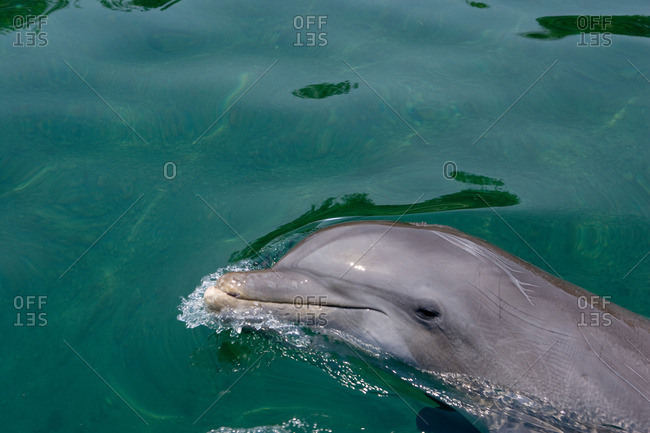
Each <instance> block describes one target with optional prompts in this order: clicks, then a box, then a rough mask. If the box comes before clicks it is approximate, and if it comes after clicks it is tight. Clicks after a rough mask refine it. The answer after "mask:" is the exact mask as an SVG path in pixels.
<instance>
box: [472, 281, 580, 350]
mask: <svg viewBox="0 0 650 433" xmlns="http://www.w3.org/2000/svg"><path fill="white" fill-rule="evenodd" d="M469 284H470V285H472V286H473V287H474V288H475V289H477V290H478V291H479V292H480V293H481V294H483V295H484V296H485V299H486V300H487V301H489V302H491V303H492V304H494V305H498V306H499V313H500V312H501V311H504V312H507V313H508V314H509V315H510V316H513V317H515V318H516V319H519V320H521V321H522V322H524V323H526V324H527V325H530V326H532V327H534V328H537V329H541V330H543V331H546V332H550V333H552V334H556V335H561V336H563V337H570V338H571V337H572V336H571V335H569V334H566V333H564V332H559V331H554V330H552V329H547V328H544V327H543V326H539V325H536V324H535V323H533V321H532V319H534V317H531V319H527V318H526V317H523V316H519V315H516V314H513V313H512V312H509V311H508V309H505V308H503V305H506V306H507V307H510V309H511V310H512V311H516V312H519V313H521V314H522V315H526V316H527V315H528V314H527V313H525V312H523V311H521V310H519V309H518V308H517V307H515V306H513V305H512V304H509V303H508V302H506V301H504V300H503V299H501V298H499V303H497V301H495V300H494V299H493V298H492V297H490V296H489V295H488V294H487V293H485V291H483V290H482V289H481V288H480V287H478V286H477V285H476V284H474V283H472V282H470V283H469ZM492 311H494V312H495V314H499V313H497V311H496V309H493V310H492ZM499 320H503V321H505V322H509V323H513V322H511V321H510V320H508V319H507V318H506V317H505V316H501V315H500V314H499ZM513 324H514V323H513Z"/></svg>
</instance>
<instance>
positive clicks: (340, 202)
mask: <svg viewBox="0 0 650 433" xmlns="http://www.w3.org/2000/svg"><path fill="white" fill-rule="evenodd" d="M455 173H456V176H457V177H456V180H459V181H461V182H464V183H472V184H477V185H494V186H497V187H498V186H503V182H502V181H500V180H497V179H492V178H489V177H485V176H478V175H471V174H469V173H465V172H455ZM518 203H519V197H517V196H516V195H514V194H511V193H509V192H506V191H499V190H497V189H496V188H495V189H494V190H487V189H464V190H462V191H458V192H455V193H452V194H445V195H442V196H439V197H435V198H432V199H429V200H426V201H423V202H421V203H415V204H414V203H406V204H395V205H377V204H375V203H373V201H372V200H371V199H370V198H369V197H368V194H364V193H356V194H347V195H344V196H343V197H340V198H338V199H337V198H335V197H330V198H328V199H326V200H325V201H324V202H323V203H322V204H321V205H320V206H319V207H316V206H315V205H312V207H311V209H310V210H308V211H307V212H305V213H304V214H302V215H301V216H299V217H298V218H296V219H294V220H293V221H291V222H289V223H287V224H284V225H282V226H280V227H278V228H277V229H275V230H273V231H272V232H270V233H268V234H266V235H264V236H262V237H260V238H258V239H256V240H255V241H253V242H251V243H250V244H249V246H248V247H246V248H245V249H243V250H241V251H236V252H234V253H233V254H232V255H231V256H230V262H231V263H233V262H237V261H239V260H243V259H247V258H252V257H254V256H256V255H258V252H259V251H260V250H261V249H263V248H264V247H265V246H267V245H268V244H269V243H271V242H272V241H274V240H276V239H277V238H279V237H281V236H284V235H286V234H288V233H292V232H300V233H307V232H309V231H312V230H313V229H314V227H313V226H310V224H312V223H315V222H317V221H322V220H326V219H331V218H343V217H399V216H403V215H413V214H424V213H433V212H442V211H448V210H459V209H479V208H485V207H504V206H514V205H516V204H518Z"/></svg>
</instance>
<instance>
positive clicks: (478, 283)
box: [204, 221, 650, 432]
mask: <svg viewBox="0 0 650 433" xmlns="http://www.w3.org/2000/svg"><path fill="white" fill-rule="evenodd" d="M204 300H205V302H206V305H207V307H208V308H209V309H210V310H213V311H215V312H218V311H221V310H222V309H234V310H235V311H237V310H244V309H249V308H261V309H263V310H265V311H269V312H271V313H272V314H274V315H277V316H279V317H281V318H284V319H286V320H292V321H299V322H301V323H303V324H305V325H307V326H311V327H314V328H322V329H323V330H324V331H327V330H328V329H329V330H333V331H335V332H337V333H338V334H339V335H342V336H343V338H349V340H350V341H352V342H353V343H359V342H361V343H363V344H364V345H370V346H373V347H376V348H378V349H380V350H381V351H383V352H385V353H387V354H389V355H391V356H393V357H396V358H398V359H400V360H402V361H404V362H406V363H408V364H411V365H413V366H415V367H417V368H419V369H422V370H426V371H428V372H431V373H432V374H434V375H438V376H444V377H454V378H465V379H467V381H469V382H472V383H482V384H485V386H486V387H489V388H490V389H491V390H493V391H494V392H493V393H492V394H491V395H492V396H493V397H494V398H495V403H494V404H495V405H497V400H499V402H500V403H499V404H507V403H503V402H504V401H505V400H504V399H505V397H506V396H512V395H514V396H515V398H513V399H511V400H513V401H517V402H520V403H521V404H522V405H524V406H525V405H527V407H529V408H531V411H532V412H533V413H542V414H543V415H541V416H542V417H543V418H544V420H543V424H544V425H555V426H556V427H557V426H560V427H559V428H560V429H562V430H564V431H584V432H587V431H589V432H610V431H612V432H613V431H621V429H622V430H623V431H626V432H648V431H650V363H649V360H648V358H650V321H649V320H648V319H646V318H644V317H641V316H639V315H636V314H634V313H632V312H630V311H628V310H625V309H624V308H622V307H619V306H616V305H613V304H611V303H608V302H607V301H606V300H604V299H603V298H599V297H596V296H595V295H592V294H591V293H589V292H587V291H585V290H583V289H581V288H579V287H577V286H575V285H573V284H571V283H568V282H566V281H563V280H560V279H558V278H556V277H554V276H552V275H549V274H548V273H546V272H544V271H542V270H540V269H538V268H536V267H535V266H533V265H531V264H529V263H526V262H524V261H522V260H520V259H518V258H516V257H514V256H512V255H510V254H508V253H507V252H505V251H503V250H501V249H499V248H497V247H495V246H493V245H490V244H488V243H487V242H485V241H482V240H480V239H477V238H474V237H471V236H469V235H466V234H464V233H461V232H459V231H457V230H454V229H451V228H449V227H444V226H435V225H430V226H414V225H406V224H395V223H391V222H376V221H367V222H353V223H344V224H339V225H335V226H331V227H328V228H326V229H323V230H320V231H318V232H316V233H314V234H313V235H311V236H309V237H308V238H306V239H304V240H303V241H302V242H301V243H300V244H298V245H297V246H296V247H294V248H293V249H292V250H291V251H289V253H288V254H286V255H285V256H284V257H283V258H282V259H281V260H280V261H279V262H278V263H277V264H276V265H275V266H274V267H273V268H271V269H266V270H261V271H251V272H233V273H228V274H225V275H223V276H222V277H221V278H220V279H219V280H218V281H217V282H216V284H215V285H214V286H212V287H209V288H208V289H207V290H206V292H205V295H204ZM297 300H299V301H298V302H297ZM346 336H347V337H346ZM470 397H471V396H470ZM483 401H485V399H484V400H483ZM522 402H523V403H522ZM567 426H570V428H569V427H567ZM488 428H489V429H490V430H493V429H494V430H500V428H499V427H494V426H493V425H489V423H488ZM522 429H523V430H526V428H525V427H523V428H522ZM551 431H552V429H551ZM557 431H561V430H557Z"/></svg>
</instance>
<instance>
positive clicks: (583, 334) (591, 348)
mask: <svg viewBox="0 0 650 433" xmlns="http://www.w3.org/2000/svg"><path fill="white" fill-rule="evenodd" d="M576 326H577V327H578V331H580V334H582V338H584V340H585V343H587V346H589V349H590V350H591V351H592V352H593V354H594V355H596V357H597V358H598V359H599V360H600V362H602V363H603V365H605V367H607V368H609V369H610V371H611V372H612V373H614V374H615V375H616V376H617V377H618V378H619V379H621V380H622V381H623V382H625V383H626V384H627V385H628V386H629V387H630V388H632V389H633V390H635V391H636V392H637V393H638V394H639V395H640V396H641V397H643V398H644V399H645V400H646V401H647V402H648V403H650V398H648V397H647V396H646V395H645V394H643V393H642V392H641V391H640V390H639V389H638V388H637V387H636V386H634V385H632V384H631V383H630V382H629V381H628V380H627V379H626V378H624V377H623V376H621V375H620V374H619V373H618V372H617V371H616V370H614V369H613V368H612V366H611V365H609V364H608V363H607V361H605V360H604V359H603V358H602V357H601V356H600V355H599V354H597V353H596V351H595V350H594V348H593V347H592V345H591V343H590V342H589V340H588V339H587V336H586V335H585V333H584V331H583V330H582V327H581V326H580V325H579V324H578V322H576ZM635 373H636V372H635Z"/></svg>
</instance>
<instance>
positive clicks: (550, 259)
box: [0, 0, 650, 432]
mask: <svg viewBox="0 0 650 433" xmlns="http://www.w3.org/2000/svg"><path fill="white" fill-rule="evenodd" d="M644 13H645V14H647V4H646V3H645V2H642V1H630V2H623V3H615V4H614V3H611V2H592V3H591V4H590V5H589V6H588V7H587V6H584V7H583V6H578V5H571V4H567V3H566V2H550V1H549V2H543V3H537V2H535V3H532V2H531V3H529V4H526V3H522V2H511V1H494V2H493V1H490V2H489V3H487V4H484V3H476V2H464V1H439V2H433V3H431V2H422V1H406V2H400V3H399V4H398V3H397V2H381V1H373V2H370V1H357V2H336V1H335V2H327V3H325V2H321V3H318V2H296V1H287V2H272V1H264V2H262V1H258V2H254V1H250V2H236V1H221V2H214V1H207V0H197V1H190V0H181V1H176V2H173V1H172V2H169V3H167V4H165V3H163V2H158V3H156V2H154V1H148V2H145V1H126V0H125V1H118V0H113V1H109V0H106V1H90V0H87V1H78V2H65V1H64V2H58V3H57V2H52V1H49V2H48V1H22V2H10V1H2V2H0V59H1V62H0V91H1V92H2V104H0V197H1V200H0V245H1V247H2V249H1V250H0V293H1V294H2V300H3V302H2V309H0V317H2V324H3V328H2V329H3V332H2V333H0V340H1V341H2V366H3V368H2V371H1V372H0V378H1V382H0V383H1V384H2V391H0V407H1V408H2V412H3V414H4V416H3V421H4V422H3V427H2V430H3V431H10V432H109V431H111V432H113V431H125V432H141V431H161V432H179V431H180V432H207V431H210V430H212V429H219V428H221V427H229V428H252V427H255V426H267V430H268V431H271V430H270V429H271V428H272V427H269V426H279V427H277V428H276V429H277V430H279V429H284V430H286V431H293V432H303V431H305V432H306V431H312V430H314V429H315V430H316V431H330V430H331V431H336V432H339V431H378V432H379V431H395V432H415V431H416V427H415V414H414V411H415V412H417V411H418V410H419V409H421V408H422V407H425V406H427V405H429V404H430V402H429V401H427V399H426V398H424V397H423V396H422V394H421V393H420V392H419V391H417V390H415V389H414V388H413V387H411V386H410V385H408V384H406V383H403V382H400V381H399V380H394V381H391V380H392V379H391V377H390V375H387V378H386V380H389V381H391V382H390V384H391V386H390V387H388V386H387V385H386V382H384V380H383V379H379V378H378V377H377V376H376V371H375V370H374V369H372V368H370V367H368V365H366V364H365V363H364V362H363V361H360V360H356V361H355V360H354V358H353V357H352V358H346V357H343V358H337V355H336V354H335V353H331V354H329V355H328V354H327V353H326V354H318V353H312V352H310V351H304V352H301V351H300V350H297V349H296V348H295V346H292V345H289V346H286V347H285V346H284V345H283V344H281V343H278V342H277V341H272V340H269V339H268V338H267V337H265V336H264V335H263V334H257V333H248V332H247V331H244V333H243V334H241V335H239V336H237V335H233V336H231V335H230V334H229V333H228V332H225V333H221V334H219V335H215V333H214V330H213V329H210V328H209V327H207V326H197V327H193V328H192V327H190V328H188V327H187V325H188V323H187V322H185V321H181V320H178V319H177V316H178V315H179V312H180V311H179V306H180V305H181V303H182V298H187V297H188V296H190V294H191V293H192V292H193V291H194V290H195V289H196V287H197V286H199V285H200V284H201V280H202V278H204V277H205V276H207V275H210V274H212V273H214V272H216V271H218V270H220V269H222V268H224V267H226V266H227V265H229V264H231V256H232V255H233V254H235V253H237V252H240V251H242V250H243V249H245V248H246V243H244V241H246V242H249V243H251V242H254V241H255V240H256V239H261V238H263V237H265V235H268V234H270V233H273V232H274V230H276V229H278V228H279V227H282V226H284V225H286V224H289V223H291V222H292V221H294V220H298V222H299V223H298V225H300V224H302V222H304V223H305V224H306V223H307V222H308V218H307V219H299V218H300V217H301V215H303V214H305V213H307V212H308V211H310V209H312V207H315V208H318V207H319V206H321V205H322V204H323V203H324V202H326V200H327V199H328V198H332V197H333V198H335V200H338V201H335V202H338V203H344V202H345V201H346V199H344V198H343V197H344V196H345V195H349V194H366V197H367V201H366V202H363V203H361V204H360V205H358V206H349V207H344V208H343V212H342V213H341V214H337V215H336V216H348V217H354V216H357V215H364V216H365V217H372V216H381V217H385V218H389V219H396V218H397V217H399V215H401V213H402V212H403V209H406V207H408V205H410V204H412V203H414V202H416V201H418V202H425V201H427V200H434V199H436V198H440V197H443V199H440V200H438V201H434V202H435V203H436V206H438V207H436V206H434V207H433V208H426V209H425V210H424V211H423V213H416V214H408V215H405V216H404V217H403V218H402V219H401V220H402V221H417V222H420V221H424V222H428V223H437V224H447V225H451V226H454V227H456V228H458V229H460V230H463V231H465V232H467V233H470V234H472V235H475V236H479V237H481V238H484V239H486V240H488V241H490V242H492V243H494V244H496V245H498V246H500V247H501V248H504V249H505V250H507V251H509V252H511V253H513V254H515V255H517V256H519V257H522V258H523V259H525V260H528V261H530V262H531V263H533V264H535V265H537V266H539V267H541V268H543V269H545V270H547V271H549V272H552V273H557V274H559V275H561V276H562V277H563V278H564V279H566V280H569V281H571V282H573V283H575V284H577V285H580V286H582V287H584V288H586V289H588V290H590V291H592V292H594V293H597V294H600V295H603V296H611V300H612V301H613V302H615V303H617V304H619V305H622V306H624V307H626V308H628V309H630V310H632V311H634V312H636V313H639V314H643V315H645V316H650V302H648V297H649V296H650V285H649V284H648V281H650V256H647V254H648V253H649V252H650V235H649V233H650V146H649V145H648V144H649V143H648V137H649V136H650V127H649V126H648V125H649V124H650V123H649V122H648V116H649V113H650V82H649V81H648V79H650V60H649V59H650V57H649V56H648V52H649V48H650V39H648V36H650V30H649V28H650V24H649V18H648V17H647V16H644V15H643V14H644ZM30 16H44V17H45V18H41V19H40V20H38V19H37V20H34V21H36V22H35V23H30V19H29V17H30ZM310 16H315V17H316V18H315V20H314V21H315V23H314V24H311V25H312V27H311V28H310V29H306V28H305V27H304V26H306V23H307V22H311V21H310V19H309V17H310ZM580 16H583V17H584V16H589V17H591V18H588V19H587V26H586V27H585V26H584V25H583V24H585V23H584V22H582V24H580V23H581V21H579V19H578V18H577V17H580ZM635 16H636V17H635ZM296 17H298V18H296ZM323 17H325V18H323ZM609 18H611V20H610V19H609ZM319 19H320V20H321V22H322V24H321V27H320V28H318V22H319ZM308 20H309V21H308ZM603 21H606V22H610V21H611V24H609V27H605V29H603V28H602V27H601V24H600V23H601V22H603ZM39 23H40V24H39ZM311 34H314V35H315V36H314V37H315V42H314V44H313V45H316V46H308V45H311V44H310V43H309V41H310V38H311V37H312V36H310V35H311ZM319 36H320V39H319ZM323 40H325V41H326V44H324V43H323ZM319 45H320V46H319ZM346 82H347V83H346ZM446 163H450V164H446ZM445 164H446V165H445ZM450 167H452V168H455V169H456V171H457V173H460V174H461V175H460V176H456V178H455V179H450V178H451V177H453V176H450V175H449V174H450ZM468 189H469V190H470V191H483V192H485V193H486V194H487V191H490V193H494V195H495V197H497V198H498V199H499V200H501V201H500V202H499V203H501V204H499V205H498V207H497V205H496V202H495V203H493V204H494V205H495V207H493V209H490V208H487V207H485V206H483V205H482V204H481V203H480V202H478V201H477V200H476V198H475V197H474V198H472V197H473V196H472V195H471V194H472V193H470V194H469V198H468V197H467V194H466V195H464V196H463V197H464V198H463V199H455V198H454V199H450V198H449V197H457V196H458V194H459V193H461V192H462V191H466V190H468ZM474 194H475V193H474ZM512 197H515V200H511V199H510V198H512ZM495 200H496V198H495ZM369 201H372V203H373V204H374V205H375V206H376V207H373V206H371V205H370V204H369ZM389 205H390V206H394V207H392V208H391V207H390V206H389ZM397 205H400V206H402V207H400V206H397ZM439 205H440V206H439ZM443 205H444V206H443ZM382 206H384V207H382ZM416 209H418V208H416ZM364 212H365V213H364ZM391 213H392V216H391V215H390V214H391ZM296 228H297V227H292V229H296ZM197 320H199V319H197ZM199 321H200V320H199ZM189 325H192V323H189ZM269 348H272V350H269V352H270V353H269V354H268V355H265V356H263V357H262V358H259V356H258V354H262V353H265V351H266V350H267V349H269ZM215 402H216V403H215ZM314 426H316V427H314ZM224 431H230V430H224ZM280 431H282V430H280Z"/></svg>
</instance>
